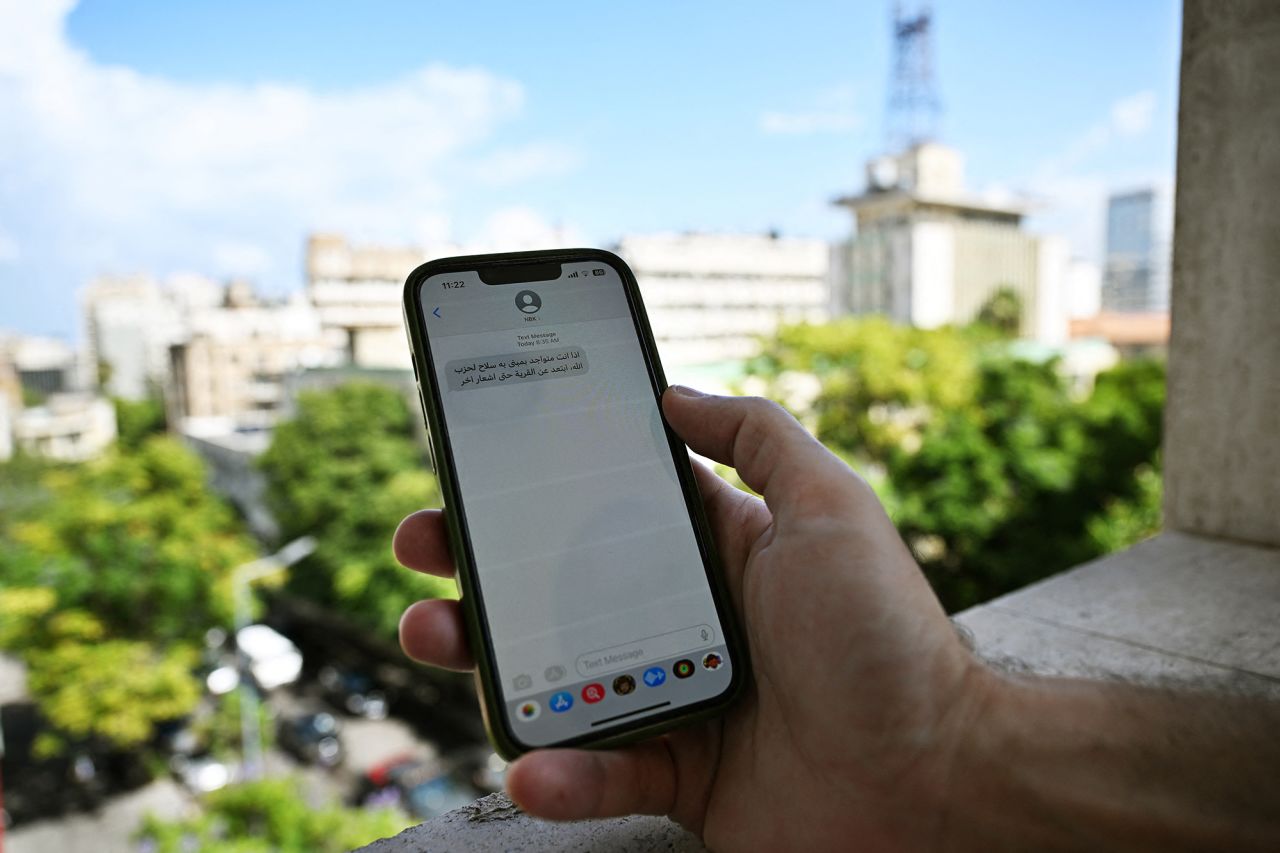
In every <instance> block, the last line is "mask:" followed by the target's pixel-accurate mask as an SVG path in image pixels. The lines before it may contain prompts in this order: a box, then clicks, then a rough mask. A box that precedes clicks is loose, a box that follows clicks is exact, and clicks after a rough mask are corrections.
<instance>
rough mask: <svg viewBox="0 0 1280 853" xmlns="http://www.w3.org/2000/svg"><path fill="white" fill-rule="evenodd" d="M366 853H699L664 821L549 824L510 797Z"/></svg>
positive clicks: (493, 798)
mask: <svg viewBox="0 0 1280 853" xmlns="http://www.w3.org/2000/svg"><path fill="white" fill-rule="evenodd" d="M361 850H362V853H420V851H421V853H425V851H435V850H482V851H490V850H492V851H497V850H502V851H513V853H514V851H520V853H543V851H546V853H552V852H553V851H559V850H565V851H575V850H576V851H583V853H585V851H591V850H595V851H599V850H611V851H620V853H632V851H635V853H648V851H651V850H665V851H671V853H700V851H705V850H706V848H705V847H703V846H702V843H701V842H700V841H698V839H697V838H695V837H694V836H693V835H691V834H689V833H688V832H686V831H685V830H684V829H682V828H681V827H679V826H677V825H676V824H674V823H672V822H671V821H669V820H667V819H666V818H664V817H624V818H617V819H615V820H583V821H576V822H574V823H549V822H547V821H544V820H536V819H534V818H531V817H529V816H528V815H526V814H524V813H523V812H521V811H520V810H519V809H517V808H516V807H515V806H514V805H513V804H512V803H511V801H510V800H509V799H507V796H506V795H505V794H490V795H489V796H487V797H485V798H483V799H480V800H476V801H475V802H474V803H472V804H471V805H469V806H464V807H462V808H460V809H457V810H456V811H452V812H449V813H448V814H447V815H444V816H442V817H438V818H436V819H435V820H429V821H427V822H426V823H424V824H421V825H420V826H414V827H410V828H409V829H406V830H405V831H404V832H402V833H400V834H399V835H397V836H395V837H394V838H384V839H382V840H381V841H375V842H374V843H372V844H370V845H369V846H368V847H363V848H361Z"/></svg>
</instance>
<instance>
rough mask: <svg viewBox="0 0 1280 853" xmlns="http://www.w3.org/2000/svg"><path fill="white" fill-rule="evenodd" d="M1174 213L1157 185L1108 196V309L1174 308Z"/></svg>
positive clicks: (1104, 301) (1104, 292) (1105, 290)
mask: <svg viewBox="0 0 1280 853" xmlns="http://www.w3.org/2000/svg"><path fill="white" fill-rule="evenodd" d="M1172 214H1173V210H1172V207H1171V206H1170V205H1169V204H1168V203H1167V202H1166V200H1165V196H1164V194H1162V193H1161V192H1159V191H1158V190H1155V189H1151V188H1147V189H1141V190H1137V191H1134V192H1125V193H1117V194H1115V195H1112V196H1111V197H1110V199H1108V201H1107V257H1106V265H1105V268H1104V273H1103V283H1102V310H1103V311H1108V312H1153V311H1156V312H1158V311H1168V310H1169V266H1170V261H1171V251H1172V243H1171V235H1172V231H1173V216H1172Z"/></svg>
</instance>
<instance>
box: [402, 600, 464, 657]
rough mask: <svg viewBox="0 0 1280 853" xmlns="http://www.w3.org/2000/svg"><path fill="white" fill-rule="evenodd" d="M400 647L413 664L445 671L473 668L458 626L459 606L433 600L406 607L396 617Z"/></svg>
mask: <svg viewBox="0 0 1280 853" xmlns="http://www.w3.org/2000/svg"><path fill="white" fill-rule="evenodd" d="M400 647H401V648H403V649H404V652H405V654H407V655H408V656H409V657H411V658H413V659H414V660H417V661H422V662H423V663H429V664H431V665H432V666H439V667H443V668H445V669H458V670H467V669H471V668H473V667H474V666H475V659H474V658H472V656H471V647H470V646H469V645H468V644H467V634H466V631H465V629H464V628H463V626H462V605H461V604H460V603H459V602H457V601H452V600H449V599H445V598H435V599H430V600H428V601H419V602H415V603H414V604H410V605H409V607H408V609H407V610H405V612H404V615H403V616H401V617H400Z"/></svg>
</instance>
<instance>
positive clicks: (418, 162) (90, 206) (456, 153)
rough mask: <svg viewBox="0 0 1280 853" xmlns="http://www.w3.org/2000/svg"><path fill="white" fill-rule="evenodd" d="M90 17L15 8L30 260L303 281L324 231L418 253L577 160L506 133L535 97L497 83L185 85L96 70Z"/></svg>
mask: <svg viewBox="0 0 1280 853" xmlns="http://www.w3.org/2000/svg"><path fill="white" fill-rule="evenodd" d="M73 6H74V3H73V2H72V0H55V2H28V0H0V117H2V118H0V124H3V127H4V131H3V132H2V133H0V162H2V163H4V164H5V165H4V171H5V172H6V173H7V174H5V175H4V176H3V179H0V219H3V220H10V221H14V222H19V223H20V225H19V228H18V230H17V231H15V235H16V236H14V237H10V238H9V241H10V243H11V244H12V245H13V246H14V247H16V243H15V242H14V241H15V240H16V241H20V242H21V243H22V244H23V246H24V249H25V250H26V251H25V252H24V261H25V260H28V259H31V260H32V263H40V262H41V261H50V262H53V261H56V260H57V258H53V257H43V258H42V257H38V256H39V255H53V254H55V253H56V252H58V251H61V252H66V253H70V252H75V253H77V258H78V259H79V262H80V266H81V267H85V266H87V267H91V268H93V269H94V270H98V269H101V270H103V271H108V270H109V269H111V268H113V267H115V268H119V267H127V268H130V269H133V268H139V267H147V266H150V267H156V268H162V267H164V266H165V265H166V264H168V265H171V266H172V265H180V266H181V267H183V268H192V267H195V268H204V269H208V270H210V271H211V272H215V271H216V272H219V273H223V274H229V273H232V272H236V271H239V272H242V273H251V274H259V275H262V276H267V277H270V276H272V275H274V276H275V279H276V281H277V282H279V283H283V284H296V283H297V281H298V278H299V263H298V262H299V255H300V252H301V245H302V235H303V234H304V233H305V232H306V231H307V230H308V229H312V228H322V229H337V230H343V231H347V232H348V233H350V234H351V235H352V236H353V237H354V238H357V239H361V238H365V239H376V240H379V241H388V240H412V239H413V238H414V237H416V236H417V235H418V233H420V231H421V228H422V223H424V222H428V221H432V219H433V217H437V218H438V217H439V216H441V215H443V214H442V213H441V211H443V210H445V209H447V208H448V206H449V204H450V201H451V200H452V199H455V198H456V197H457V196H458V194H459V192H460V191H461V190H463V189H464V188H465V186H469V185H475V184H477V183H478V182H480V180H481V176H483V178H484V182H485V183H487V184H510V183H513V182H518V181H523V180H528V179H531V178H534V177H537V176H539V175H547V174H556V175H558V174H563V173H564V172H566V171H568V170H570V169H572V168H573V167H574V164H575V163H576V157H575V155H573V153H572V152H570V151H568V150H567V149H564V148H561V147H560V146H558V145H557V144H556V143H555V142H550V141H545V142H540V143H537V144H533V145H530V144H520V143H516V144H512V143H509V142H508V141H507V140H505V139H502V138H500V137H499V131H500V128H501V127H502V126H503V124H504V123H505V122H508V121H509V120H511V119H512V118H514V117H515V116H516V115H518V114H519V113H520V112H521V110H522V108H523V104H524V99H525V96H524V90H523V88H522V87H521V85H520V84H519V83H518V82H516V81H514V80H510V79H507V78H504V77H501V76H498V75H495V74H493V73H491V72H489V71H487V70H484V69H480V68H458V67H453V66H447V65H441V64H433V65H428V66H426V67H424V68H421V69H418V70H416V71H413V72H412V73H408V74H405V75H403V76H401V77H399V78H398V79H393V80H388V81H386V82H383V83H379V84H375V85H368V86H362V87H353V88H348V89H343V90H337V91H318V90H316V89H313V88H308V87H306V86H300V85H293V84H275V83H258V84H243V85H241V84H237V85H230V84H195V83H182V82H176V81H173V80H170V79H166V78H163V77H159V76H155V75H151V74H144V73H140V72H138V71H136V70H133V69H131V68H126V67H121V66H110V65H104V64H101V63H98V62H96V61H95V60H93V59H92V58H91V57H89V56H87V55H86V54H85V53H84V52H83V51H81V50H79V49H78V48H76V47H75V46H74V45H73V44H71V43H70V42H69V41H68V39H67V36H66V32H65V21H66V17H67V15H68V14H69V12H70V10H71V8H72V7H73ZM31 235H42V236H41V240H42V242H43V243H44V244H45V245H41V246H37V245H35V244H34V243H33V242H32V240H30V239H28V238H29V237H30V236H31ZM0 236H2V235H0ZM71 236H74V238H75V242H74V244H73V243H71V242H70V241H69V237H71ZM59 237H61V241H62V242H61V245H60V246H58V247H55V246H53V245H50V243H51V242H53V241H55V240H58V239H59ZM3 245H4V244H3V241H0V248H3ZM10 254H12V252H11V253H10ZM237 268H238V269H237ZM157 271H163V270H162V269H157ZM79 283H80V282H70V283H68V284H63V285H59V286H63V287H66V286H72V287H74V286H76V285H78V284H79Z"/></svg>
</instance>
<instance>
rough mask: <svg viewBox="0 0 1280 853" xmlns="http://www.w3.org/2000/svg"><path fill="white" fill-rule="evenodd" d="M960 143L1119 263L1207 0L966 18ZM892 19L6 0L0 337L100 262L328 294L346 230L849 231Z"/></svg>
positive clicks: (452, 235) (980, 178)
mask: <svg viewBox="0 0 1280 853" xmlns="http://www.w3.org/2000/svg"><path fill="white" fill-rule="evenodd" d="M934 6H935V19H936V39H935V57H936V68H937V82H938V89H939V93H940V96H941V98H942V101H943V104H944V115H943V120H942V125H941V127H942V133H941V138H942V139H943V141H946V142H948V143H950V144H953V145H955V146H956V147H958V148H960V149H962V150H963V151H964V153H965V155H966V157H967V165H968V179H969V183H970V186H971V188H973V189H974V190H976V191H987V192H1007V193H1016V194H1020V195H1026V196H1029V197H1031V198H1033V199H1035V201H1036V203H1037V208H1036V210H1037V215H1036V216H1035V217H1034V219H1033V221H1032V225H1033V227H1035V228H1036V229H1038V230H1042V231H1053V232H1058V233H1062V234H1064V235H1066V236H1067V237H1068V238H1069V239H1070V241H1071V243H1072V247H1073V251H1074V252H1075V253H1076V254H1078V255H1081V256H1084V257H1092V258H1096V257H1097V256H1098V254H1099V252H1100V250H1101V246H1100V241H1101V233H1102V215H1103V211H1102V205H1103V203H1104V200H1105V195H1106V193H1107V192H1108V191H1109V190H1114V189H1123V188H1126V187H1131V186H1135V185H1139V184H1145V183H1151V182H1156V183H1160V184H1163V185H1168V184H1169V183H1170V182H1171V181H1172V176H1173V165H1174V128H1175V116H1176V106H1177V105H1176V98H1177V55H1178V33H1179V28H1180V20H1179V14H1180V13H1179V4H1178V3H1177V2H1176V0H1141V2H1128V3H1123V4H1117V3H1112V2H1065V0H1064V2H1047V0H1041V1H1040V2H1034V3H1027V2H1020V3H1008V2H1003V3H1000V2H994V0H937V2H935V4H934ZM889 7H890V3H889V2H887V0H877V2H866V3H852V2H845V3H834V2H812V3H809V2H796V3H790V4H778V3H770V4H765V3H755V2H737V3H727V2H726V3H709V2H706V3H651V4H645V5H639V4H588V3H577V4H569V3H563V2H543V3H537V4H531V3H506V4H497V3H492V4H479V3H473V4H460V3H444V2H439V3H422V2H389V0H381V1H378V0H370V1H369V2H364V3H359V4H338V3H302V2H276V3H269V4H264V3H250V2H238V0H233V1H232V2H220V3H212V2H183V3H173V2H164V3H162V2H126V0H113V2H106V0H85V1H84V2H82V3H80V4H78V5H77V4H75V3H73V2H70V0H49V2H32V0H0V164H2V165H0V328H6V327H7V328H10V329H17V330H21V331H26V332H32V333H46V334H55V335H59V336H63V337H68V338H71V337H74V333H75V330H76V328H77V320H76V302H75V293H76V291H77V290H78V289H79V288H80V287H81V286H82V285H83V283H84V282H85V281H86V280H87V279H88V278H89V277H90V276H92V275H94V274H97V273H129V272H151V273H155V274H157V275H166V274H169V273H172V272H177V271H195V272H203V273H207V274H211V275H216V276H229V275H237V274H239V275H246V276H248V277H250V278H252V279H254V280H256V281H257V282H258V283H259V284H261V285H262V286H263V287H264V289H266V290H267V291H269V292H273V293H284V292H287V291H289V290H292V289H296V288H298V287H300V286H301V281H302V246H303V240H304V237H305V234H306V233H307V232H308V231H311V230H315V229H328V230H339V231H343V232H346V233H348V234H350V235H352V236H353V237H355V238H358V239H361V240H368V241H375V242H401V241H414V242H423V241H430V240H433V239H446V238H447V239H450V240H453V241H457V242H461V243H465V244H468V245H476V246H483V247H493V248H497V247H507V246H517V245H538V244H547V243H550V242H554V241H556V240H560V239H564V240H571V241H574V242H584V243H590V244H597V245H603V244H608V243H610V242H612V241H614V240H616V239H617V238H618V237H619V236H620V235H622V234H624V233H633V232H645V231H657V230H685V229H696V230H711V231H733V230H750V231H759V230H764V229H768V228H778V229H780V230H782V231H783V232H784V233H787V234H799V235H811V236H818V237H824V238H835V237H838V236H839V235H841V234H843V233H845V232H847V230H848V222H847V217H846V216H845V215H844V214H842V213H841V212H840V211H837V210H834V209H832V208H831V206H830V200H831V199H832V198H833V197H834V196H836V195H837V194H841V193H847V192H851V191H855V190H857V189H859V188H860V187H861V184H862V168H863V163H864V161H865V160H866V159H867V157H869V156H871V155H873V154H875V153H878V152H879V151H880V149H881V148H882V147H883V140H884V134H883V120H884V105H885V101H886V86H887V79H888V74H889V59H890V44H889V23H888V17H889Z"/></svg>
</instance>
